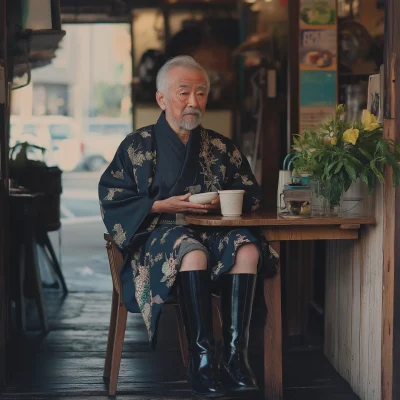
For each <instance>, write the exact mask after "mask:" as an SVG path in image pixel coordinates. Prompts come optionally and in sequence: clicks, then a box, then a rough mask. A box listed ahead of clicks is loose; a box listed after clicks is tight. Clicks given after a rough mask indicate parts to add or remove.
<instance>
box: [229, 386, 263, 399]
mask: <svg viewBox="0 0 400 400" xmlns="http://www.w3.org/2000/svg"><path fill="white" fill-rule="evenodd" d="M227 392H228V396H231V397H242V396H246V397H247V396H251V398H253V397H252V396H254V395H255V394H257V395H259V394H261V391H260V389H259V388H243V389H241V388H239V389H235V390H228V389H227ZM249 398H250V397H249Z"/></svg>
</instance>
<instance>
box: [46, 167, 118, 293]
mask: <svg viewBox="0 0 400 400" xmlns="http://www.w3.org/2000/svg"><path fill="white" fill-rule="evenodd" d="M100 175H101V172H70V173H63V193H62V197H61V219H62V227H61V229H60V231H57V232H50V237H51V240H52V243H53V246H54V249H55V251H56V254H57V255H58V256H59V257H60V259H61V268H62V270H63V273H64V276H65V279H66V281H67V285H68V288H69V290H71V291H110V290H111V289H112V283H111V276H110V269H109V264H108V258H107V253H106V248H105V242H104V238H103V233H104V231H105V227H104V225H103V221H102V220H101V217H100V210H99V202H98V198H97V184H98V182H99V178H100ZM39 256H40V257H43V254H39ZM41 264H42V268H41V272H42V278H43V280H44V281H45V282H46V281H47V282H48V283H51V281H52V279H51V276H49V270H48V269H47V268H45V266H46V263H41Z"/></svg>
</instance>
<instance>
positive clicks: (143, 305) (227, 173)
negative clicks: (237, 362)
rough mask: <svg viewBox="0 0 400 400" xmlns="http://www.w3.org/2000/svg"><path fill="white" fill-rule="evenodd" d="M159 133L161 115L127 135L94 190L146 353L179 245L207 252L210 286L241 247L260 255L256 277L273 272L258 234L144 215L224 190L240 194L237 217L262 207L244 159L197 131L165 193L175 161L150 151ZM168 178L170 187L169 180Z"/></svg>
mask: <svg viewBox="0 0 400 400" xmlns="http://www.w3.org/2000/svg"><path fill="white" fill-rule="evenodd" d="M160 129H161V132H164V131H165V132H166V133H168V134H170V135H172V134H171V131H172V130H171V128H170V127H169V125H168V124H167V122H166V120H165V116H164V115H163V114H162V115H161V117H160V119H159V121H158V122H157V124H156V125H151V126H148V127H145V128H142V129H139V130H138V131H136V132H134V133H132V134H129V135H128V136H127V137H126V138H125V139H124V140H123V142H122V143H121V144H120V146H119V147H118V150H117V152H116V154H115V156H114V159H113V160H112V162H111V164H110V165H109V167H108V168H107V169H106V170H105V172H104V173H103V175H102V177H101V179H100V182H99V199H100V208H101V213H102V217H103V221H104V224H105V226H106V228H107V230H108V232H109V233H110V234H111V235H112V236H113V239H114V241H115V243H116V245H117V247H118V249H119V250H120V251H121V252H122V253H123V255H124V265H123V268H122V272H121V283H122V297H123V301H124V304H125V306H126V307H127V309H128V311H130V312H141V314H142V316H143V319H144V322H145V324H146V328H147V330H148V333H149V339H150V341H151V343H152V345H153V346H154V345H155V343H156V333H157V323H158V319H159V316H160V312H161V309H162V306H163V303H164V301H165V299H166V298H167V297H168V295H169V294H170V292H171V289H172V288H173V286H174V283H175V280H176V277H177V274H178V272H179V267H180V265H179V259H178V254H179V249H180V246H181V245H182V243H183V242H185V241H195V242H198V243H201V244H202V245H203V246H204V247H205V248H206V249H207V251H208V253H209V260H210V265H209V271H210V276H211V279H213V280H218V277H219V276H220V275H221V274H222V273H225V272H227V271H228V270H229V269H230V268H231V267H232V266H233V264H234V260H235V256H236V251H237V249H238V248H239V247H240V246H241V245H243V244H246V243H255V244H257V246H258V248H259V251H260V255H261V258H260V260H261V261H260V265H259V273H260V274H263V275H264V276H266V277H267V276H272V275H273V274H274V273H275V271H276V268H277V267H276V266H277V262H276V261H277V255H276V253H274V252H273V251H271V248H270V247H269V245H268V243H267V242H266V241H265V239H264V237H263V235H262V233H261V231H260V230H258V229H245V228H240V229H227V228H223V229H221V228H218V229H216V228H208V229H199V227H188V226H182V225H179V224H178V225H169V224H164V223H163V224H160V223H159V221H160V220H161V221H162V220H163V218H164V215H160V214H150V210H151V208H152V206H153V204H154V202H155V201H157V200H162V199H165V198H168V197H170V196H176V195H182V194H185V193H187V192H190V193H199V192H207V191H216V190H223V189H244V190H245V196H244V201H243V211H244V212H251V211H255V210H256V209H258V208H259V207H260V205H261V190H260V187H259V185H258V183H257V181H256V179H255V177H254V175H253V174H252V172H251V169H250V166H249V163H248V162H247V159H246V158H245V157H244V156H243V155H242V154H241V153H240V151H239V150H238V149H237V147H236V146H235V145H234V144H233V142H232V141H231V140H230V139H227V138H225V137H224V136H222V135H219V134H218V133H216V132H214V131H212V130H208V129H205V128H203V127H201V126H200V127H198V128H197V129H195V130H193V131H192V132H191V134H190V138H189V142H188V144H187V146H186V147H187V148H186V149H184V151H185V153H182V154H181V156H182V157H183V158H181V159H180V162H181V163H182V165H181V167H179V168H176V167H177V166H176V165H175V171H179V170H180V171H181V172H180V176H176V178H175V180H174V181H173V182H175V181H176V182H175V183H173V184H172V186H171V185H169V186H166V184H165V182H166V179H165V176H166V175H165V173H167V172H168V170H169V171H171V170H173V169H169V168H170V166H171V163H173V162H175V161H178V158H179V157H175V155H176V154H177V153H174V152H173V151H172V150H171V153H169V151H170V150H168V149H167V147H165V146H164V144H163V147H161V149H160V143H158V145H157V143H156V137H157V138H159V137H160V136H157V135H159V133H160ZM169 130H171V131H169ZM156 132H157V135H156ZM171 137H172V138H174V135H172V136H171ZM157 146H158V147H157ZM157 149H158V151H161V153H158V152H157ZM166 171H167V172H166ZM168 178H169V179H170V181H171V176H169V177H168ZM172 178H173V177H172Z"/></svg>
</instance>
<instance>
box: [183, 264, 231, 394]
mask: <svg viewBox="0 0 400 400" xmlns="http://www.w3.org/2000/svg"><path fill="white" fill-rule="evenodd" d="M178 279H179V281H178V298H179V307H180V309H181V312H182V319H183V324H184V326H185V331H186V337H187V339H188V344H189V363H188V381H189V383H190V385H191V387H192V392H193V394H194V395H196V396H201V397H222V396H224V395H225V394H226V392H225V390H224V389H223V387H222V385H221V384H220V382H219V381H218V377H217V374H218V370H217V366H216V363H215V358H214V337H213V329H212V307H211V290H210V278H209V273H208V271H184V272H180V273H179V277H178Z"/></svg>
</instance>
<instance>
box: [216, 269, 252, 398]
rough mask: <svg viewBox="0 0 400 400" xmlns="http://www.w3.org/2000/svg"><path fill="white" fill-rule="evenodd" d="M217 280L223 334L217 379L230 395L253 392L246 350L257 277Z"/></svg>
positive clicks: (229, 277)
mask: <svg viewBox="0 0 400 400" xmlns="http://www.w3.org/2000/svg"><path fill="white" fill-rule="evenodd" d="M220 280H221V311H222V334H223V347H222V354H221V358H220V363H219V370H220V379H221V382H222V384H223V385H224V388H225V389H226V390H227V392H228V393H229V394H230V395H235V394H239V393H243V394H249V393H254V394H255V393H256V391H258V390H259V389H258V386H257V381H256V378H255V376H254V373H253V371H252V370H251V368H250V366H249V362H248V358H247V349H248V342H249V327H250V319H251V311H252V308H253V299H254V291H255V287H256V280H257V276H256V275H251V274H225V275H222V276H221V278H220Z"/></svg>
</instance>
